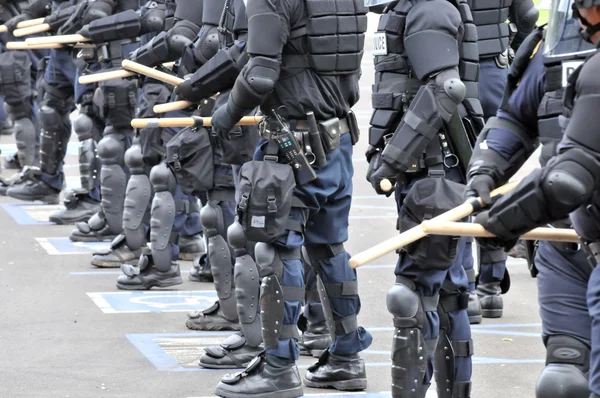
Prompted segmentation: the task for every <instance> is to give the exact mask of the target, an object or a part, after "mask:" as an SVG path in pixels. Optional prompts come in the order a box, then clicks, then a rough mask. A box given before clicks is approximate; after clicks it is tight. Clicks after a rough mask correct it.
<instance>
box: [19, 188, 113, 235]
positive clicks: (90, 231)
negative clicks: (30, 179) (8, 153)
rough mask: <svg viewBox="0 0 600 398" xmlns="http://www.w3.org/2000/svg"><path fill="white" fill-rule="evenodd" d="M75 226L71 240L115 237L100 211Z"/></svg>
mask: <svg viewBox="0 0 600 398" xmlns="http://www.w3.org/2000/svg"><path fill="white" fill-rule="evenodd" d="M9 191H10V190H9ZM75 227H76V228H75V229H74V230H73V231H72V232H71V236H69V239H71V240H72V241H73V242H111V241H112V240H113V239H115V238H116V237H117V235H116V234H114V233H113V232H112V231H111V230H110V228H109V227H108V224H107V223H106V218H105V217H104V213H103V212H102V211H99V212H98V213H96V214H94V215H93V216H92V217H91V218H90V219H89V220H88V221H87V222H78V223H76V224H75Z"/></svg>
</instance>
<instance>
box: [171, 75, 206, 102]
mask: <svg viewBox="0 0 600 398" xmlns="http://www.w3.org/2000/svg"><path fill="white" fill-rule="evenodd" d="M174 92H175V95H176V96H177V97H178V98H181V99H184V100H186V101H190V102H194V103H198V102H200V101H202V100H203V99H204V98H205V96H204V95H203V94H202V92H201V90H200V88H199V87H197V86H194V84H192V80H191V79H186V80H184V81H183V83H181V84H180V85H179V86H177V87H175V91H174Z"/></svg>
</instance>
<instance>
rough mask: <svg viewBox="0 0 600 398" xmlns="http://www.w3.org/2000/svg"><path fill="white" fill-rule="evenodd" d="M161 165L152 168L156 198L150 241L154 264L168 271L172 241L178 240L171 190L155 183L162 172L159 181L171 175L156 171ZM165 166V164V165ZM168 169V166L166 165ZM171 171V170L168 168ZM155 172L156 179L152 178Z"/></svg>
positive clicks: (151, 219)
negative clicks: (174, 227)
mask: <svg viewBox="0 0 600 398" xmlns="http://www.w3.org/2000/svg"><path fill="white" fill-rule="evenodd" d="M160 166H161V165H158V166H155V167H153V168H152V172H151V173H150V182H151V183H152V184H153V187H154V190H155V193H154V199H153V200H152V209H151V210H150V242H151V246H150V247H151V249H152V258H153V260H154V264H155V265H156V267H157V268H158V269H159V270H161V271H166V270H168V269H169V268H170V266H171V260H172V252H171V251H172V247H171V243H174V242H176V241H177V238H178V236H177V234H174V233H173V224H174V223H175V213H176V209H175V200H174V199H173V194H172V193H171V191H170V190H165V189H157V187H160V188H162V187H164V186H166V185H167V184H161V183H160V182H159V183H158V184H157V185H154V182H156V180H157V178H156V176H157V174H160V178H158V180H159V181H162V179H165V180H168V179H169V177H168V176H167V175H166V174H165V173H164V171H160V172H155V169H156V168H160ZM163 166H164V165H163ZM164 168H165V169H166V166H165V167H164ZM166 172H167V173H170V171H169V170H166ZM153 173H154V177H155V179H154V181H153V179H152V176H153Z"/></svg>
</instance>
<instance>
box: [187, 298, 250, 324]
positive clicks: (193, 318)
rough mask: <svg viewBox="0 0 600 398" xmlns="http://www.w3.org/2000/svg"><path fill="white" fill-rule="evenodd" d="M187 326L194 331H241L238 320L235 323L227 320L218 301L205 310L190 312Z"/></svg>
mask: <svg viewBox="0 0 600 398" xmlns="http://www.w3.org/2000/svg"><path fill="white" fill-rule="evenodd" d="M185 326H187V328H188V329H192V330H209V331H210V330H233V331H236V332H237V331H239V330H241V326H240V323H239V322H238V321H237V320H236V321H235V322H234V321H231V320H229V319H227V318H225V315H224V314H223V311H221V307H220V305H219V302H218V301H216V302H215V304H214V305H212V306H211V307H210V308H207V309H205V310H202V311H192V312H189V313H188V320H187V321H186V322H185Z"/></svg>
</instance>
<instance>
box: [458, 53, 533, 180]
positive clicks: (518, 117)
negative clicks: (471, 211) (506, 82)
mask: <svg viewBox="0 0 600 398" xmlns="http://www.w3.org/2000/svg"><path fill="white" fill-rule="evenodd" d="M518 55H521V56H526V57H527V58H529V57H530V56H531V55H530V54H520V53H518ZM515 60H517V59H516V58H515ZM513 66H516V64H513ZM513 66H511V68H512V67H513ZM544 84H545V73H544V64H543V60H542V53H541V51H538V52H536V54H535V55H534V56H533V58H532V59H531V61H530V62H529V64H528V65H527V67H526V69H525V71H524V72H523V73H522V76H521V79H520V82H519V85H518V86H517V88H516V89H515V90H514V91H513V93H512V94H511V96H510V98H509V100H508V103H507V104H508V106H506V107H504V109H499V110H498V112H497V114H496V117H493V118H490V119H489V120H488V121H487V123H486V125H485V127H484V129H483V130H482V131H481V133H480V134H479V137H478V138H477V142H476V143H475V147H474V148H473V155H472V156H471V161H470V162H469V171H468V173H467V176H468V178H472V177H473V176H475V175H479V174H485V175H489V176H490V177H492V179H493V180H494V183H495V184H496V186H499V185H502V184H504V183H505V182H506V181H508V180H509V179H510V177H512V176H513V175H514V174H515V173H516V172H517V171H518V170H519V169H520V168H521V166H522V165H523V164H524V163H525V162H526V161H527V159H528V158H529V156H531V154H532V153H533V151H534V150H535V148H536V147H537V144H538V125H537V110H538V108H539V105H540V102H541V100H542V97H543V96H544Z"/></svg>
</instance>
